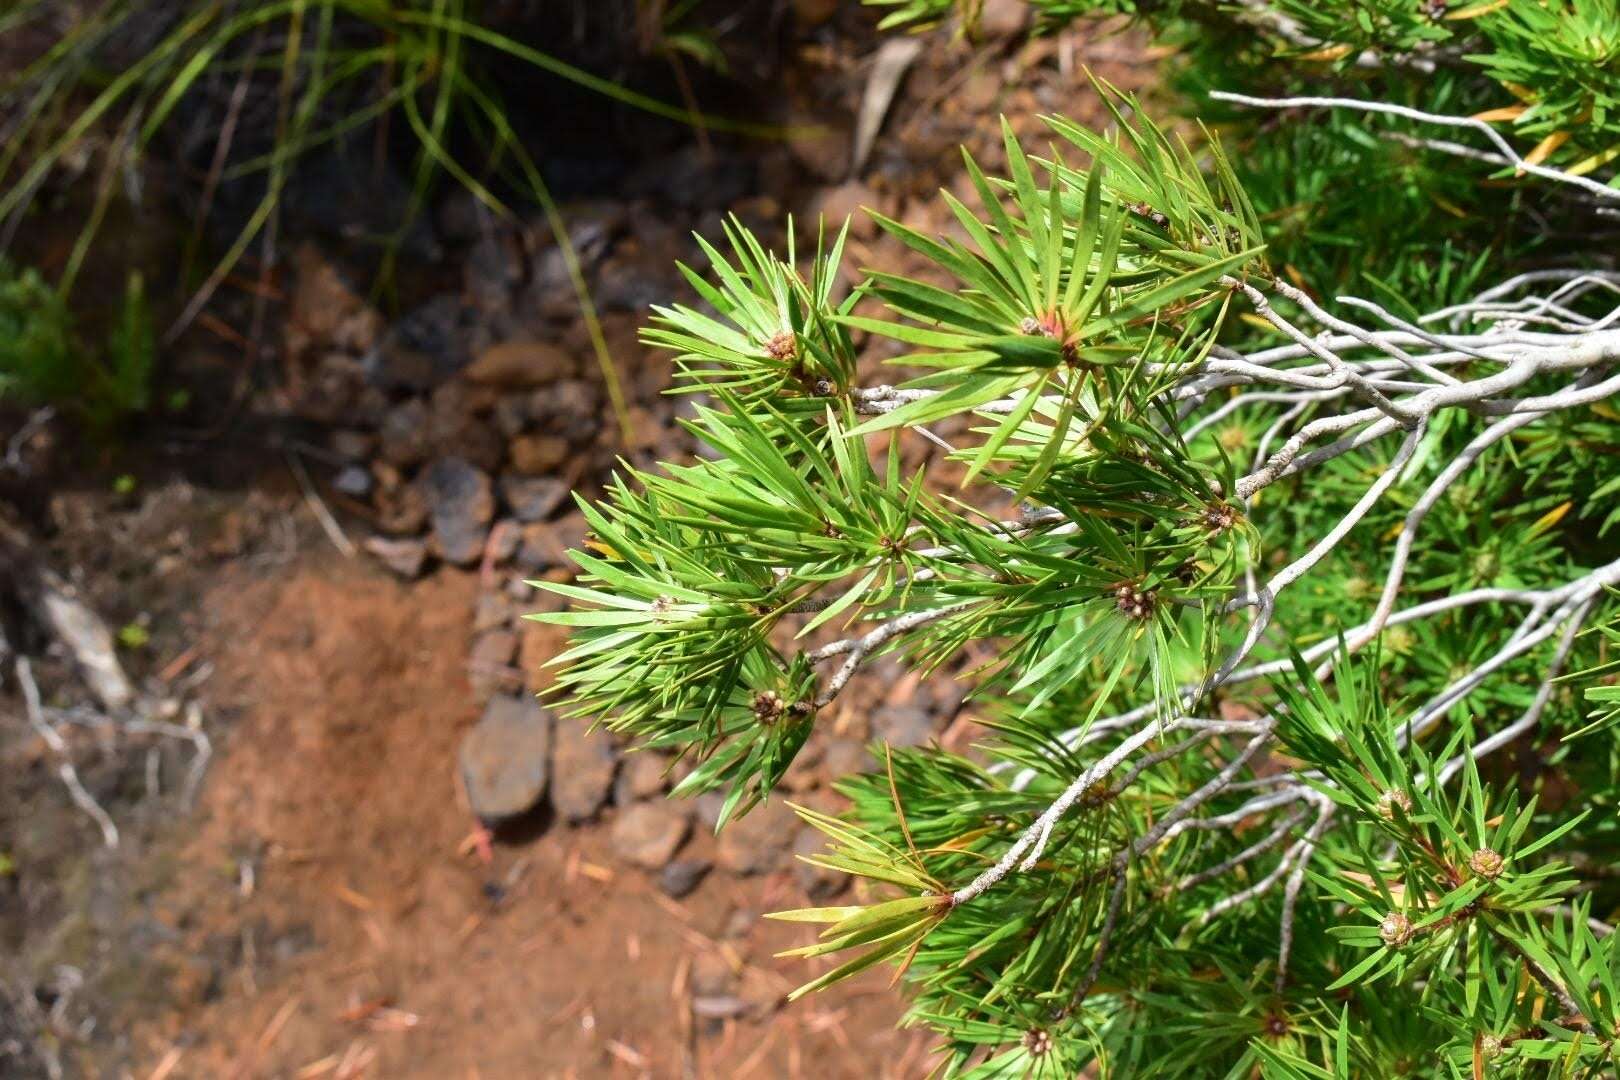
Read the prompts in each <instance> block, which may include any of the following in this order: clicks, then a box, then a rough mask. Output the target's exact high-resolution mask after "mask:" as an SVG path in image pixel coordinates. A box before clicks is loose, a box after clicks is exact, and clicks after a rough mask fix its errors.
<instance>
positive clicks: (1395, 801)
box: [1378, 788, 1412, 821]
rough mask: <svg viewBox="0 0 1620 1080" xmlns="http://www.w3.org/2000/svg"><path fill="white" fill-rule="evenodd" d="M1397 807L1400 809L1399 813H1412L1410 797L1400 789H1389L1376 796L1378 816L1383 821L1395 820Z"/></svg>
mask: <svg viewBox="0 0 1620 1080" xmlns="http://www.w3.org/2000/svg"><path fill="white" fill-rule="evenodd" d="M1397 806H1398V807H1400V808H1401V813H1403V814H1410V813H1411V812H1412V796H1410V795H1408V794H1407V793H1406V792H1404V791H1402V790H1401V789H1400V788H1390V789H1389V790H1388V791H1386V792H1384V793H1383V794H1382V795H1380V796H1378V816H1379V817H1381V818H1383V819H1384V820H1385V821H1394V820H1395V808H1396V807H1397Z"/></svg>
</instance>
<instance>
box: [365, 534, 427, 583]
mask: <svg viewBox="0 0 1620 1080" xmlns="http://www.w3.org/2000/svg"><path fill="white" fill-rule="evenodd" d="M366 550H367V551H368V552H370V553H371V554H373V555H375V556H376V557H377V560H378V561H379V562H381V563H382V564H383V565H384V566H386V567H388V569H390V570H392V571H393V572H394V573H396V574H398V575H399V576H400V577H402V578H404V579H405V580H406V581H415V580H416V579H417V578H419V577H421V576H422V568H423V566H424V565H426V563H427V544H426V543H424V542H423V541H421V540H393V539H390V538H388V537H386V536H373V537H371V538H370V539H369V540H367V541H366Z"/></svg>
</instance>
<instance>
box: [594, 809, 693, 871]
mask: <svg viewBox="0 0 1620 1080" xmlns="http://www.w3.org/2000/svg"><path fill="white" fill-rule="evenodd" d="M690 827H691V822H690V821H689V820H688V819H687V816H686V814H685V813H684V812H683V808H682V807H679V806H676V805H674V804H672V803H668V802H640V803H634V804H632V805H630V806H627V807H625V808H624V809H623V810H621V811H619V816H618V818H616V819H615V820H614V822H613V847H614V850H615V851H617V852H618V853H619V857H620V858H622V859H624V860H625V861H626V862H628V863H632V864H633V865H635V866H639V867H641V868H642V869H644V870H658V869H661V868H662V867H663V866H664V865H665V864H666V863H668V862H669V860H670V859H671V858H673V857H674V855H675V852H676V851H677V850H679V848H680V846H681V842H682V841H684V840H685V839H686V833H687V830H688V829H689V828H690Z"/></svg>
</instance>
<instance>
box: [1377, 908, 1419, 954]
mask: <svg viewBox="0 0 1620 1080" xmlns="http://www.w3.org/2000/svg"><path fill="white" fill-rule="evenodd" d="M1412 933H1413V931H1412V920H1411V919H1408V918H1407V917H1406V916H1405V915H1402V914H1401V913H1400V912H1398V911H1392V912H1390V913H1389V914H1388V915H1385V916H1384V921H1383V922H1381V923H1379V924H1378V938H1379V940H1380V941H1382V942H1383V943H1384V944H1385V945H1388V946H1389V947H1390V948H1392V949H1398V948H1400V947H1401V946H1402V945H1405V944H1406V943H1407V942H1408V941H1411V940H1412Z"/></svg>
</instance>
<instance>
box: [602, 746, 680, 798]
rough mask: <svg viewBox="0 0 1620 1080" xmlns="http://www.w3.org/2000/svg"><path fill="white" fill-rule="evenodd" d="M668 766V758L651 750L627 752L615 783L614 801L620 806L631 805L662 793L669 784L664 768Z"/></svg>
mask: <svg viewBox="0 0 1620 1080" xmlns="http://www.w3.org/2000/svg"><path fill="white" fill-rule="evenodd" d="M668 767H669V761H668V760H667V759H666V758H664V757H661V756H660V755H658V754H656V753H654V752H652V751H650V750H641V751H638V752H636V753H633V754H626V755H625V756H624V766H623V767H622V768H621V769H620V770H619V779H618V781H617V782H616V783H615V784H614V785H613V801H614V802H615V803H617V804H618V805H620V806H629V805H630V804H631V803H634V802H640V801H641V800H643V799H653V798H657V797H658V796H660V795H662V794H663V793H664V788H665V787H666V786H667V785H666V782H665V780H664V770H665V769H667V768H668Z"/></svg>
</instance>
